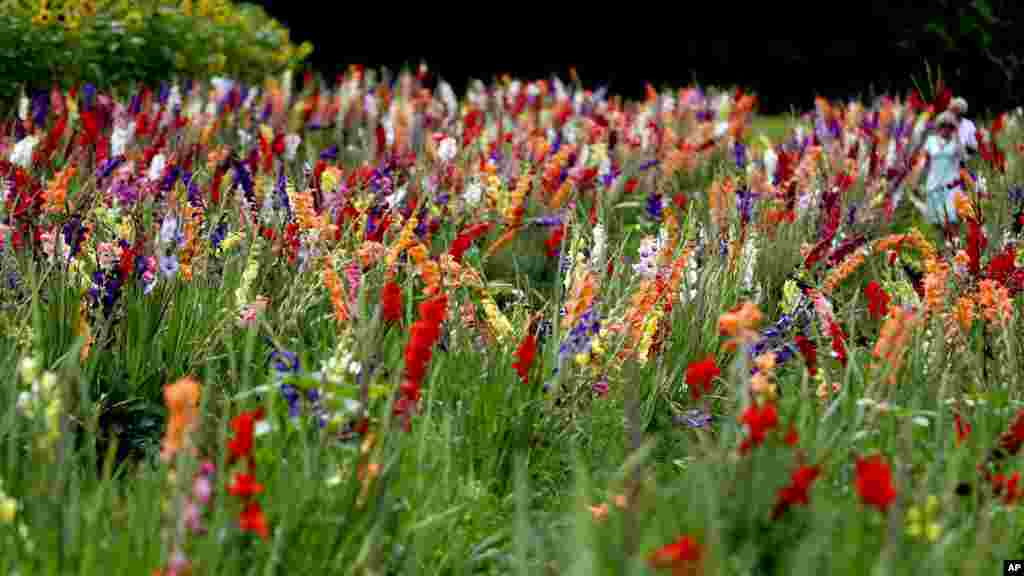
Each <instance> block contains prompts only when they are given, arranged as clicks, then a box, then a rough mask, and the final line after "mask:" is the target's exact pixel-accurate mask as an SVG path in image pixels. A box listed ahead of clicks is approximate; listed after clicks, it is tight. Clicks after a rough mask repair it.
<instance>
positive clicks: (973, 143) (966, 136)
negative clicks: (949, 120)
mask: <svg viewBox="0 0 1024 576" xmlns="http://www.w3.org/2000/svg"><path fill="white" fill-rule="evenodd" d="M977 132H978V129H977V128H976V127H975V126H974V122H971V121H970V120H968V119H967V118H963V119H961V120H960V145H961V146H963V147H965V148H971V149H976V148H977V147H978V135H977Z"/></svg>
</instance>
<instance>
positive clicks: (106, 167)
mask: <svg viewBox="0 0 1024 576" xmlns="http://www.w3.org/2000/svg"><path fill="white" fill-rule="evenodd" d="M124 160H125V158H124V156H123V155H118V156H114V157H113V158H110V159H108V160H105V161H104V162H103V164H101V165H100V167H99V168H97V169H96V179H97V180H103V179H104V178H106V177H108V176H110V175H111V174H113V173H114V170H116V169H117V167H118V166H120V165H121V164H123V163H124Z"/></svg>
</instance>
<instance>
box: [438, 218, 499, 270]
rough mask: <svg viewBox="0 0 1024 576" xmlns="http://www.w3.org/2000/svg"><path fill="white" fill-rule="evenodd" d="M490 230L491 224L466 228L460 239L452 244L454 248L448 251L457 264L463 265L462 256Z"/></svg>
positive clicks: (459, 236)
mask: <svg viewBox="0 0 1024 576" xmlns="http://www.w3.org/2000/svg"><path fill="white" fill-rule="evenodd" d="M490 229H491V224H490V223H489V222H484V223H482V224H475V225H473V226H470V227H469V228H466V229H465V230H463V231H462V233H460V234H459V235H458V237H456V238H455V241H454V242H452V247H451V249H449V250H448V253H449V254H451V255H452V258H453V259H454V260H455V261H456V262H459V263H461V262H462V255H463V254H464V253H465V252H466V250H468V249H469V247H470V246H472V245H473V241H474V240H476V239H477V238H479V237H480V236H482V235H484V234H486V233H487V231H488V230H490Z"/></svg>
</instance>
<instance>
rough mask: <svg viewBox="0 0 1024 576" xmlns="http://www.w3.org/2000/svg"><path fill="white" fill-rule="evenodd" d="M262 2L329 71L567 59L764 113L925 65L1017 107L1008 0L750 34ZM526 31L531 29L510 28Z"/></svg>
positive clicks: (901, 78)
mask: <svg viewBox="0 0 1024 576" xmlns="http://www.w3.org/2000/svg"><path fill="white" fill-rule="evenodd" d="M260 3H261V4H263V5H264V6H265V7H266V8H267V9H268V11H269V12H270V13H271V14H273V15H274V16H275V17H277V18H278V19H280V20H281V21H283V22H284V23H285V24H286V25H288V26H289V27H290V28H291V29H292V32H293V38H294V40H296V41H301V40H307V39H308V40H310V41H312V42H313V43H314V45H315V48H316V50H315V52H314V54H313V57H312V58H311V60H310V62H309V64H310V65H311V66H313V67H315V68H316V69H318V70H320V71H321V72H323V73H325V74H326V75H328V76H330V75H333V74H336V73H338V72H340V71H342V70H344V69H345V68H347V66H348V65H349V64H354V63H359V64H365V65H366V66H368V67H373V68H378V67H382V66H386V67H388V68H390V69H392V70H397V69H399V68H400V67H402V66H403V65H408V66H415V65H417V64H418V63H419V62H420V61H421V60H425V61H426V62H427V63H428V64H429V65H430V67H431V72H432V73H433V74H434V75H440V76H441V77H443V78H444V79H445V80H447V81H448V82H450V83H451V84H452V85H453V86H454V87H455V88H456V90H457V91H461V90H462V89H464V88H465V86H466V83H467V80H469V79H470V78H479V79H482V80H490V79H491V78H493V77H494V76H496V75H498V74H502V73H509V74H512V75H514V76H519V77H524V78H525V77H532V78H537V77H545V76H549V75H551V74H558V75H559V76H560V77H561V78H563V79H567V78H568V70H569V67H570V66H574V67H575V68H576V69H577V71H578V73H579V75H580V77H581V78H582V80H583V82H584V83H585V84H587V85H589V86H597V85H602V84H604V85H609V87H610V88H611V89H612V90H613V91H614V92H616V93H620V94H623V95H625V96H627V97H633V98H639V97H642V96H643V94H644V85H645V84H646V83H648V82H649V83H651V84H652V85H654V86H656V87H660V86H666V85H672V86H679V85H683V84H688V83H691V82H693V81H694V80H696V81H697V82H698V83H699V84H701V85H716V86H733V85H738V86H741V87H743V88H745V89H748V90H754V91H756V92H757V93H758V95H759V96H760V102H761V110H762V111H763V112H766V113H778V112H785V111H789V110H790V109H794V108H795V109H797V110H806V109H808V108H809V107H811V106H812V105H813V97H814V95H822V96H825V97H828V98H836V99H838V98H855V97H862V98H869V97H871V96H872V95H874V94H881V93H900V94H906V93H907V92H908V91H909V90H912V89H914V87H915V81H916V83H917V85H920V86H921V87H922V88H923V89H927V88H925V86H923V84H924V83H926V82H927V74H926V67H927V68H928V69H930V70H931V74H932V79H933V80H934V79H935V77H936V76H937V74H938V72H939V71H941V75H942V77H943V79H944V81H945V83H946V85H947V86H950V87H951V88H952V89H953V91H954V92H955V93H956V94H958V95H962V96H964V97H965V98H967V100H968V101H969V102H970V103H971V113H972V114H974V113H983V112H984V111H986V110H989V111H997V110H1005V109H1009V108H1013V107H1016V106H1018V105H1020V104H1021V98H1020V94H1021V92H1022V90H1021V88H1022V87H1024V85H1022V83H1021V76H1022V74H1024V69H1022V66H1024V43H1021V42H1019V40H1018V38H1019V37H1020V35H1021V32H1024V14H1022V7H1021V6H1024V4H1019V3H1017V2H1015V1H1014V0H974V1H964V0H934V1H931V2H911V1H904V2H897V1H888V2H884V1H872V2H864V3H850V4H849V5H848V8H847V9H844V11H841V12H835V11H831V10H825V9H824V8H823V9H822V11H821V14H822V20H821V22H810V23H808V24H801V25H795V24H794V25H788V26H787V27H782V28H780V27H778V26H776V25H774V23H771V24H768V23H766V24H764V25H763V26H761V28H758V27H757V24H758V18H757V16H756V15H749V16H748V18H747V19H748V20H749V21H751V22H752V23H753V24H755V26H754V29H753V30H751V31H749V32H747V31H743V32H740V31H739V30H736V29H733V28H730V27H729V26H724V27H723V25H722V24H721V23H722V22H723V21H722V20H715V19H710V18H709V20H708V24H707V25H703V24H697V25H694V24H692V23H691V24H689V25H688V26H684V27H680V29H679V30H678V31H677V30H675V27H674V24H675V22H674V21H669V22H668V23H665V22H659V21H658V19H657V18H651V19H647V20H645V19H644V18H647V17H646V16H642V17H641V18H640V19H639V20H638V18H637V16H625V17H624V18H625V19H627V20H631V21H630V22H629V24H628V25H627V24H624V23H623V24H618V25H616V26H614V27H609V26H608V24H603V26H605V28H595V26H602V25H600V24H594V23H592V21H590V20H584V19H581V20H579V21H578V22H577V25H576V26H571V27H564V26H561V27H559V26H554V25H549V23H548V22H547V21H546V20H545V18H544V17H539V18H537V19H536V21H534V20H529V19H528V20H523V19H522V18H521V17H512V16H509V15H507V14H502V15H497V13H495V15H493V16H490V18H492V20H493V22H492V21H489V22H491V23H490V24H488V25H487V26H478V25H477V26H469V25H465V24H463V23H462V22H463V21H465V20H467V19H468V20H472V19H473V18H471V17H468V16H467V14H462V15H461V16H460V15H458V14H453V13H450V12H447V11H445V12H443V13H439V14H435V15H431V16H424V19H423V20H419V21H417V20H415V19H414V18H412V19H409V18H407V19H404V20H402V21H401V22H400V23H399V22H396V17H395V15H394V14H390V13H388V10H389V8H388V7H389V6H390V5H389V4H381V7H380V8H379V10H378V9H376V8H373V7H372V6H370V7H369V8H366V6H367V5H365V4H364V5H363V6H364V8H363V11H362V12H361V13H359V14H358V15H354V14H351V13H342V14H340V15H337V16H326V15H323V14H319V13H317V12H313V11H310V10H309V8H308V6H307V5H306V4H305V3H302V2H294V1H293V2H288V3H285V2H281V0H263V1H262V2H260ZM394 9H395V10H399V9H398V8H394ZM367 10H369V12H368V11H367ZM374 10H377V12H374ZM737 10H743V8H737ZM474 14H475V13H474ZM481 14H486V11H484V12H481ZM644 14H646V13H644ZM505 18H508V19H509V20H508V21H507V22H506V21H505V20H502V19H505ZM673 18H675V17H674V16H673ZM680 18H685V17H682V16H681V17H680ZM339 19H340V21H344V22H346V24H344V25H341V24H339ZM499 20H500V22H497V21H499ZM549 20H550V21H551V22H555V21H557V20H556V19H555V18H554V17H551V18H549ZM633 21H636V22H633ZM495 22H497V23H495ZM524 22H525V24H524ZM724 22H725V23H728V22H729V21H728V20H725V21H724ZM499 24H500V25H499ZM524 27H525V28H524ZM748 27H749V23H748ZM524 29H525V30H528V31H530V33H529V34H525V35H524V34H521V33H520V32H519V31H521V30H524ZM595 30H599V32H598V33H596V34H595V32H594V31H595ZM603 30H607V31H608V32H604V31H603ZM623 30H625V31H623ZM595 39H596V41H595ZM577 47H578V48H577Z"/></svg>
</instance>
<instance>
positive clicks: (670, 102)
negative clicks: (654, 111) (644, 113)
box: [661, 96, 676, 114]
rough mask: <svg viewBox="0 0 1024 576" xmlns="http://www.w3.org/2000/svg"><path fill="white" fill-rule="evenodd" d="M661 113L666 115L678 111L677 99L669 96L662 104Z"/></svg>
mask: <svg viewBox="0 0 1024 576" xmlns="http://www.w3.org/2000/svg"><path fill="white" fill-rule="evenodd" d="M661 111H662V112H663V113H665V114H672V113H674V112H675V111H676V99H675V98H673V97H671V96H667V97H666V98H665V100H664V101H663V102H662V103H661Z"/></svg>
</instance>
